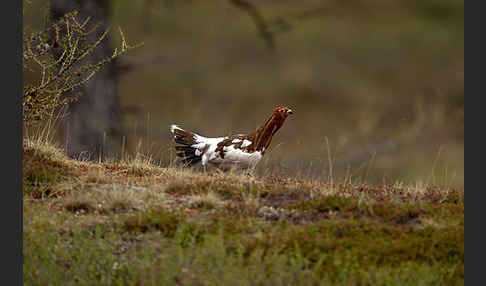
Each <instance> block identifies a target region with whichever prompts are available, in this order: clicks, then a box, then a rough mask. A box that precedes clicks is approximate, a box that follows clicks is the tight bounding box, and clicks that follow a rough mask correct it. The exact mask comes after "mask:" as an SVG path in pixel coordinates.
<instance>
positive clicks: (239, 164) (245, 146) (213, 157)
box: [170, 107, 293, 170]
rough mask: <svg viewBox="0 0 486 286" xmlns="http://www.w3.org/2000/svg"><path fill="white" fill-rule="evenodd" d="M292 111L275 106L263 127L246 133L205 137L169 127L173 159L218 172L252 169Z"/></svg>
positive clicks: (174, 126)
mask: <svg viewBox="0 0 486 286" xmlns="http://www.w3.org/2000/svg"><path fill="white" fill-rule="evenodd" d="M292 113H293V112H292V110H291V109H289V108H287V107H278V108H277V109H276V110H274V112H273V113H272V115H271V116H270V118H269V119H268V120H267V121H266V122H265V124H264V125H262V126H260V127H259V128H258V129H257V130H255V131H254V132H252V133H249V134H246V135H245V134H237V135H233V136H226V137H214V138H208V137H204V136H201V135H199V134H196V133H194V132H190V131H186V130H184V129H182V128H181V127H179V126H177V125H175V124H173V125H171V127H170V131H171V133H172V135H173V139H174V141H175V143H177V144H180V145H177V146H175V149H176V151H178V153H177V156H179V157H182V161H183V162H184V163H186V164H188V165H189V166H192V165H194V164H197V163H199V162H201V164H202V165H203V166H206V165H212V166H215V167H217V168H219V169H222V170H228V169H232V168H237V169H248V168H254V167H255V166H256V165H257V164H258V162H260V160H261V159H262V157H263V155H264V154H265V150H266V149H267V148H268V146H269V145H270V142H271V141H272V137H273V135H274V134H275V133H276V132H277V130H278V129H280V127H281V126H282V124H283V122H284V121H285V119H286V118H287V116H288V115H289V114H292Z"/></svg>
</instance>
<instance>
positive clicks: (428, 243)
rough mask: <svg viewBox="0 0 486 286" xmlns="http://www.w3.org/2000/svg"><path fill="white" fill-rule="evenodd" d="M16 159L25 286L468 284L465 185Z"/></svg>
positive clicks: (36, 154) (56, 154)
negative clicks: (20, 190)
mask: <svg viewBox="0 0 486 286" xmlns="http://www.w3.org/2000/svg"><path fill="white" fill-rule="evenodd" d="M23 163H24V182H23V184H24V190H23V192H24V225H23V230H24V232H23V255H24V283H25V284H26V285H33V284H35V285H39V284H41V285H44V284H52V285H107V284H110V285H112V284H113V285H227V284H236V285H431V284H434V285H437V284H440V285H463V284H464V203H463V198H464V191H463V190H455V189H448V190H443V189H438V188H434V187H425V186H415V187H406V186H400V185H387V186H379V187H375V186H367V185H364V184H358V183H356V182H340V183H334V184H329V183H327V182H319V181H306V180H300V179H297V178H281V177H264V178H263V177H262V178H259V177H254V176H246V175H241V174H220V173H217V172H211V173H207V174H203V173H199V172H195V171H191V170H183V169H179V168H177V167H172V168H159V167H156V166H153V165H150V164H148V163H147V161H144V160H142V159H140V158H137V159H135V160H130V161H129V162H111V163H100V164H95V163H88V162H78V161H73V160H69V159H67V158H66V157H64V156H63V154H62V152H61V151H60V150H58V149H55V148H53V147H50V146H45V145H41V144H36V143H33V142H31V141H25V142H24V157H23Z"/></svg>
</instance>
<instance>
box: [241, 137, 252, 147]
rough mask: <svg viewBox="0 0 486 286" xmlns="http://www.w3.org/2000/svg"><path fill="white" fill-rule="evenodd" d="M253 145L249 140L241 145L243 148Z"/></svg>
mask: <svg viewBox="0 0 486 286" xmlns="http://www.w3.org/2000/svg"><path fill="white" fill-rule="evenodd" d="M250 145H251V141H249V140H246V139H245V140H243V144H241V148H245V147H248V146H250Z"/></svg>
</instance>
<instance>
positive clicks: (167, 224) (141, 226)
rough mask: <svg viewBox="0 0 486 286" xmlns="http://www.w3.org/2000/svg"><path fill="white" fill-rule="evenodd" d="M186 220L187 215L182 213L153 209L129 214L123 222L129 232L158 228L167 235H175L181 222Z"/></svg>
mask: <svg viewBox="0 0 486 286" xmlns="http://www.w3.org/2000/svg"><path fill="white" fill-rule="evenodd" d="M184 221H185V217H184V216H183V215H182V214H180V213H174V212H169V211H166V210H164V209H151V210H148V211H146V212H142V213H136V214H133V215H130V216H128V217H127V218H126V219H125V220H124V222H123V227H124V229H125V230H126V231H129V232H147V231H149V230H158V231H160V232H162V233H163V234H164V235H165V236H167V237H173V236H174V235H175V232H176V230H177V228H178V227H179V224H181V223H182V222H184Z"/></svg>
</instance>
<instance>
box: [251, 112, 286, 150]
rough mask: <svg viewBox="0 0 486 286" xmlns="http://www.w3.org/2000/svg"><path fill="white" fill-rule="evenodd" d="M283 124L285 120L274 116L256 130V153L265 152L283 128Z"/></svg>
mask: <svg viewBox="0 0 486 286" xmlns="http://www.w3.org/2000/svg"><path fill="white" fill-rule="evenodd" d="M283 122H284V119H283V118H281V117H278V116H275V115H274V114H272V116H270V117H269V118H268V119H267V121H266V122H265V123H264V124H263V125H262V126H260V127H258V129H257V130H255V132H254V136H255V137H254V138H255V139H254V140H255V143H254V144H255V147H254V148H255V151H260V152H262V153H264V152H265V150H266V149H267V148H268V146H270V143H271V142H272V137H273V135H274V134H275V133H276V132H277V131H278V130H279V129H280V127H282V125H283Z"/></svg>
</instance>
